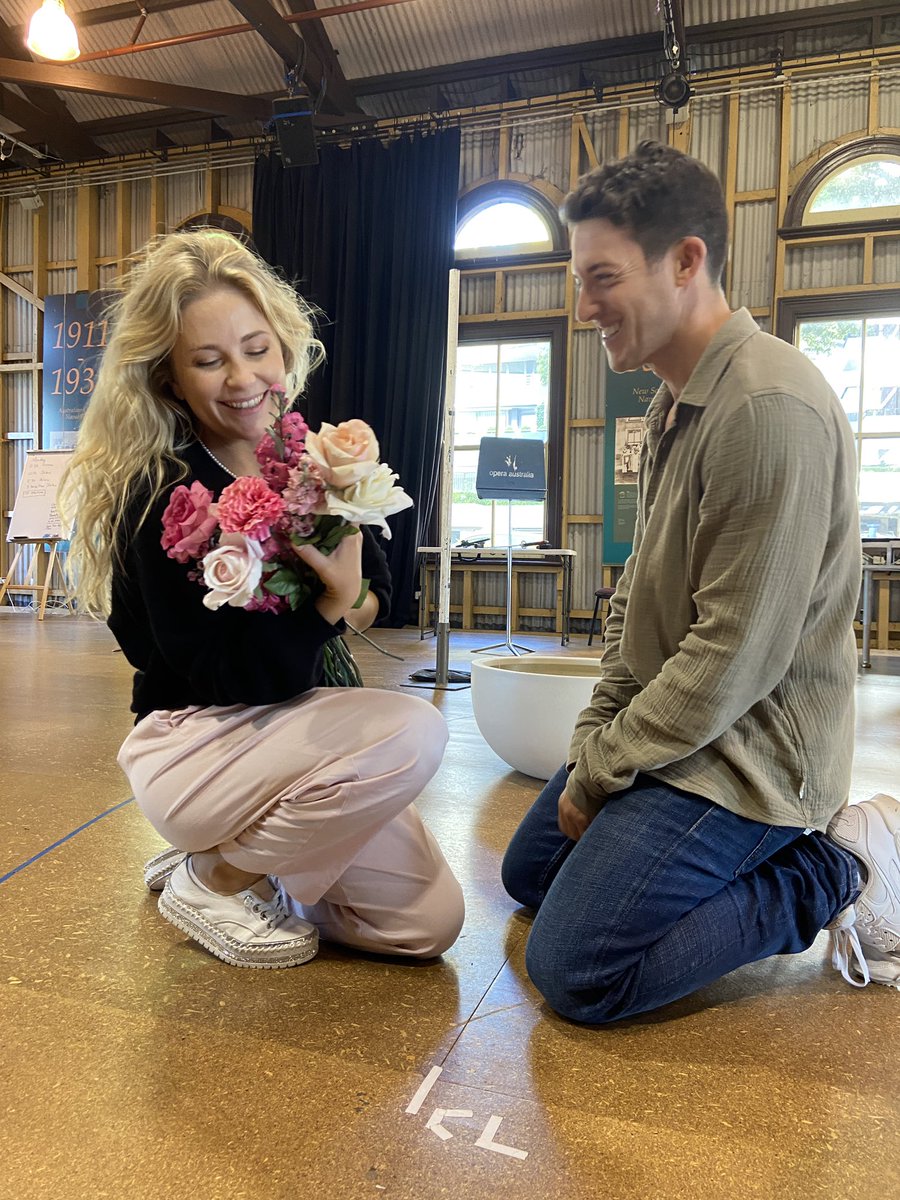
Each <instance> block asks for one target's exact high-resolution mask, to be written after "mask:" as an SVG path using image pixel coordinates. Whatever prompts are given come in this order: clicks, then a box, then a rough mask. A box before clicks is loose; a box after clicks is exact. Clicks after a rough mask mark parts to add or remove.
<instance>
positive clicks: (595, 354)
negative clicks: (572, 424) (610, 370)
mask: <svg viewBox="0 0 900 1200" xmlns="http://www.w3.org/2000/svg"><path fill="white" fill-rule="evenodd" d="M605 401H606V352H605V351H604V349H603V343H602V342H601V340H600V335H599V334H598V333H597V332H596V331H595V330H593V329H577V330H576V331H575V333H574V334H573V336H572V400H571V406H570V408H571V416H572V418H573V419H574V420H590V419H591V418H595V419H596V418H599V417H602V416H603V414H604V412H605Z"/></svg>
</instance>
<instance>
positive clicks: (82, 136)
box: [0, 87, 106, 167]
mask: <svg viewBox="0 0 900 1200" xmlns="http://www.w3.org/2000/svg"><path fill="white" fill-rule="evenodd" d="M29 90H32V89H29ZM33 90H37V89H33ZM46 95H48V96H53V98H54V99H56V97H55V96H54V94H53V92H46ZM66 111H67V112H68V110H66ZM0 112H2V113H3V115H4V116H5V117H9V119H10V121H15V123H16V124H17V125H19V126H21V128H22V140H23V141H24V142H28V144H29V145H31V146H33V145H35V144H37V145H45V146H49V148H50V150H51V152H52V153H53V154H55V155H57V156H58V157H59V158H63V159H66V160H67V161H72V160H75V159H79V158H101V157H102V156H103V155H104V154H105V153H106V151H105V150H101V149H100V147H99V146H98V145H97V143H96V142H95V141H94V140H93V139H92V138H91V137H90V135H89V134H87V133H86V132H85V131H84V130H83V129H81V128H80V127H79V125H78V122H77V121H74V120H71V118H70V122H69V123H66V122H65V121H60V120H58V119H57V118H56V117H55V116H53V115H52V114H51V113H49V112H47V111H46V109H43V108H39V107H37V106H36V105H34V104H32V103H31V102H30V101H28V100H23V99H22V97H21V96H19V95H17V94H16V93H15V92H12V91H10V89H9V88H5V87H0ZM35 161H36V160H35V159H33V158H32V159H30V161H29V165H30V166H32V167H33V166H34V164H35Z"/></svg>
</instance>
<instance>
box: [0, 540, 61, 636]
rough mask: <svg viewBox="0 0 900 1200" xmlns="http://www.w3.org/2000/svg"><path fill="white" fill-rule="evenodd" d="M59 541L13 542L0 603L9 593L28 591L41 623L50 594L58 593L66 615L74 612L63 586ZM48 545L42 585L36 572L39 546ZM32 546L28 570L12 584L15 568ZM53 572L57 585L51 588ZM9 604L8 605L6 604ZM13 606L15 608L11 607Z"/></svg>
mask: <svg viewBox="0 0 900 1200" xmlns="http://www.w3.org/2000/svg"><path fill="white" fill-rule="evenodd" d="M61 540H62V539H61V538H41V539H40V540H39V541H28V540H26V539H24V538H16V539H14V542H13V544H14V545H15V547H16V552H15V554H14V555H13V557H12V561H11V562H10V564H9V570H8V571H7V572H6V578H5V579H3V580H2V582H0V604H2V603H3V601H4V600H5V599H6V597H7V596H8V595H10V594H19V593H21V592H28V593H29V594H33V595H34V597H35V602H36V603H37V605H38V620H39V621H43V619H44V612H45V611H46V608H47V601H48V600H49V598H50V593H51V591H53V592H57V593H61V594H62V595H63V596H64V597H65V604H66V608H67V609H68V611H69V612H70V613H72V612H74V611H75V609H74V606H73V604H72V597H71V595H70V593H69V587H68V584H67V583H66V578H65V574H64V572H63V569H62V562H61V560H60V557H59V543H60V541H61ZM44 545H49V547H50V556H49V558H48V559H47V569H46V571H45V573H44V582H43V583H41V582H40V580H39V579H38V571H39V568H40V564H41V554H42V550H41V547H42V546H44ZM28 546H32V547H33V550H32V554H31V561H30V562H29V564H28V570H27V571H26V572H25V578H24V580H23V581H22V583H12V582H11V581H12V580H13V579H14V578H15V575H16V568H17V567H18V565H19V563H20V562H22V560H23V557H24V554H25V550H26V547H28ZM54 572H55V573H56V575H57V577H58V579H59V583H60V585H61V586H59V587H56V588H54V587H53V575H54ZM10 603H12V602H11V601H10ZM14 607H15V606H14Z"/></svg>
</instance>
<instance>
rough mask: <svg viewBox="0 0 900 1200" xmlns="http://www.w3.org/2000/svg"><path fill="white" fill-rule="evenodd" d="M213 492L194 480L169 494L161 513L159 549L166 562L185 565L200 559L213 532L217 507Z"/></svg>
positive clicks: (179, 486) (207, 546)
mask: <svg viewBox="0 0 900 1200" xmlns="http://www.w3.org/2000/svg"><path fill="white" fill-rule="evenodd" d="M212 498H213V495H212V492H211V491H210V490H209V488H205V487H204V486H203V484H202V483H199V482H197V481H196V480H195V481H194V482H193V483H192V484H191V486H190V487H187V486H186V485H185V484H183V483H181V484H179V485H178V487H176V488H174V489H173V490H172V495H171V496H170V497H169V503H168V504H167V506H166V511H165V512H164V513H163V517H162V523H163V535H162V546H163V549H164V550H165V552H166V554H167V555H168V556H169V558H174V559H175V561H176V562H180V563H187V562H190V561H191V559H198V558H203V556H204V555H205V554H206V552H207V550H208V549H209V541H210V538H211V537H212V535H213V533H215V530H216V505H215V504H213V502H212Z"/></svg>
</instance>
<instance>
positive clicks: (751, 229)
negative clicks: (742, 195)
mask: <svg viewBox="0 0 900 1200" xmlns="http://www.w3.org/2000/svg"><path fill="white" fill-rule="evenodd" d="M732 228H733V231H734V232H733V248H732V254H733V256H734V258H733V274H732V287H731V297H730V299H731V303H732V305H733V306H734V307H735V308H739V307H741V306H742V305H745V306H746V307H747V308H765V307H766V305H768V304H770V303H771V300H772V282H773V271H774V262H775V238H776V232H775V201H774V200H761V201H753V202H750V203H746V204H738V205H736V207H735V212H734V219H733V223H732Z"/></svg>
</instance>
